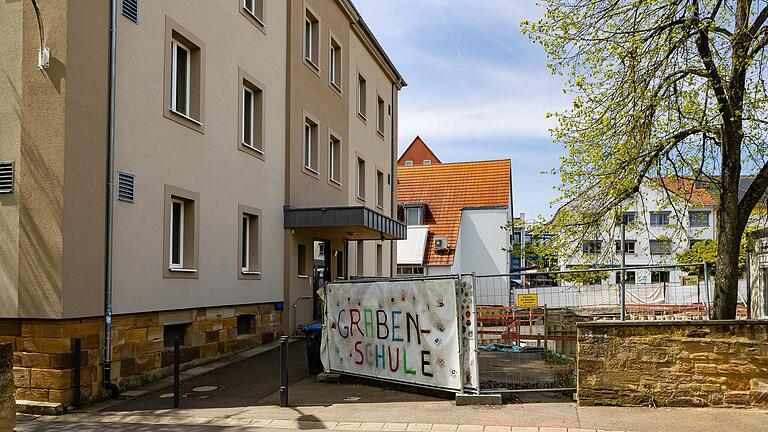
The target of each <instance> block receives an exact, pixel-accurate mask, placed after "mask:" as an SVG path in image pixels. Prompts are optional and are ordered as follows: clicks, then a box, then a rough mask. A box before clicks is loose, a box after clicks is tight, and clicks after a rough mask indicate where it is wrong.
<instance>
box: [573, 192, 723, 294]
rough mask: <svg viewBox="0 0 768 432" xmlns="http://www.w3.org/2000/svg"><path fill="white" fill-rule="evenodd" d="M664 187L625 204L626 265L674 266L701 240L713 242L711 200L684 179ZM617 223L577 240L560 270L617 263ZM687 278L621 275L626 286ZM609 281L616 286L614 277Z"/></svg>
mask: <svg viewBox="0 0 768 432" xmlns="http://www.w3.org/2000/svg"><path fill="white" fill-rule="evenodd" d="M667 183H668V184H666V188H665V187H662V186H661V182H658V183H657V184H651V183H649V184H645V185H643V186H642V187H641V189H640V192H639V193H638V194H637V195H636V196H635V197H633V198H632V199H631V200H630V201H629V203H628V204H627V208H626V210H625V212H624V213H623V219H624V221H625V223H626V231H625V244H626V261H625V262H626V265H627V266H648V265H665V264H675V263H676V262H677V255H678V254H679V253H681V252H683V251H685V250H686V249H688V248H689V247H690V246H691V245H693V244H694V243H696V242H698V241H701V240H707V239H711V240H715V239H716V232H715V226H716V221H715V217H716V216H715V205H716V202H715V199H714V198H713V196H712V194H710V192H709V191H708V190H707V189H705V188H703V187H701V186H700V185H699V184H696V183H694V182H693V181H691V180H688V179H679V180H677V181H674V184H671V183H673V182H671V181H667ZM620 230H621V224H616V223H612V222H611V221H606V222H605V224H604V229H602V230H600V232H598V233H597V234H596V235H594V236H593V237H591V238H585V239H583V240H582V241H581V245H580V249H579V250H578V251H577V252H576V253H575V254H573V256H571V257H570V258H568V257H561V258H566V259H565V260H563V262H561V267H562V269H563V270H567V269H573V268H577V267H580V266H585V265H588V266H595V267H611V266H619V264H620V263H621V242H620V238H621V231H620ZM686 274H687V273H686V272H684V271H682V270H680V269H677V268H666V269H656V270H635V271H627V283H630V284H632V283H638V284H643V283H658V282H675V283H679V282H681V278H682V277H683V276H685V275H686ZM610 277H611V280H607V281H605V280H604V281H601V282H602V283H617V282H619V281H620V280H619V279H620V277H621V276H620V274H619V273H618V272H616V273H614V274H613V275H611V276H610Z"/></svg>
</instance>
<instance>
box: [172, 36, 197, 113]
mask: <svg viewBox="0 0 768 432" xmlns="http://www.w3.org/2000/svg"><path fill="white" fill-rule="evenodd" d="M171 45H172V57H171V58H172V63H171V70H172V72H171V110H172V111H173V112H175V113H177V114H181V115H183V116H185V117H189V101H190V98H191V97H190V96H191V90H192V89H191V86H190V81H191V77H190V75H191V69H192V54H191V52H190V49H189V48H187V47H186V46H184V45H183V44H182V43H180V42H178V41H176V40H174V41H173V42H171Z"/></svg>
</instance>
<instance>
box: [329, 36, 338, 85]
mask: <svg viewBox="0 0 768 432" xmlns="http://www.w3.org/2000/svg"><path fill="white" fill-rule="evenodd" d="M334 43H335V44H336V45H338V46H334ZM337 51H341V46H340V45H339V44H338V42H336V41H335V40H334V39H333V38H331V44H330V49H329V50H328V52H329V58H328V78H329V80H330V82H331V84H332V85H333V86H334V87H336V89H337V90H339V91H341V73H339V81H338V82H337V81H336V72H337V71H340V70H339V68H340V67H341V65H340V64H338V63H340V62H341V54H339V62H337V61H336V52H337Z"/></svg>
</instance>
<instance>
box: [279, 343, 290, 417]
mask: <svg viewBox="0 0 768 432" xmlns="http://www.w3.org/2000/svg"><path fill="white" fill-rule="evenodd" d="M280 406H281V407H287V406H288V336H282V337H280Z"/></svg>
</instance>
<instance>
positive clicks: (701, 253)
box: [677, 228, 754, 276]
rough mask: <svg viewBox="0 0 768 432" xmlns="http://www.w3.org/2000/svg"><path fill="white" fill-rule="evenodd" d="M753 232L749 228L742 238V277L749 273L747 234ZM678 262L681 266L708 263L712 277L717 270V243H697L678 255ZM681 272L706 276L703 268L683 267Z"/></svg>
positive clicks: (702, 241)
mask: <svg viewBox="0 0 768 432" xmlns="http://www.w3.org/2000/svg"><path fill="white" fill-rule="evenodd" d="M753 230H754V228H747V229H746V231H745V233H744V235H742V236H741V242H740V245H739V267H738V268H739V274H740V275H741V274H744V272H746V271H747V234H748V233H749V232H750V231H753ZM677 262H678V263H680V264H697V263H707V271H708V272H709V275H710V276H712V275H714V274H715V273H716V268H717V266H716V264H717V242H716V241H714V240H709V239H707V240H700V241H697V242H696V243H694V244H693V246H691V247H689V248H688V249H686V250H684V251H682V252H680V253H679V254H677ZM680 270H683V271H686V272H688V273H689V274H697V275H699V276H704V268H703V267H702V266H699V267H697V268H695V269H694V268H691V267H685V266H682V267H680Z"/></svg>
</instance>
